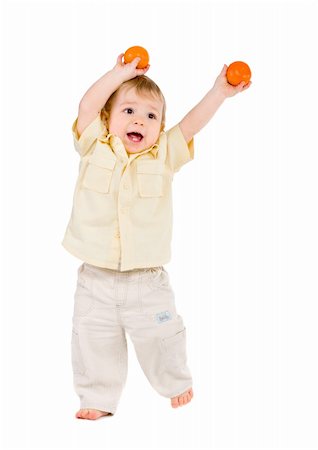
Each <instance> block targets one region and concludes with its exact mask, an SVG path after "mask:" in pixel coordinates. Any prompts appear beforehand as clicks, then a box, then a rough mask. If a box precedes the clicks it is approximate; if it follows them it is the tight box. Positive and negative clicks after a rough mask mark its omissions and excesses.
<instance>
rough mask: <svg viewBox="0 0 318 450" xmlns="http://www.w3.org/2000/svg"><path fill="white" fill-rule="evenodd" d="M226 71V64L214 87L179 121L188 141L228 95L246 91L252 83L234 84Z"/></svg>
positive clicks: (210, 117) (231, 95)
mask: <svg viewBox="0 0 318 450" xmlns="http://www.w3.org/2000/svg"><path fill="white" fill-rule="evenodd" d="M226 71H227V66H226V65H224V66H223V69H222V71H221V73H220V74H219V76H218V77H217V78H216V80H215V83H214V86H213V87H212V89H210V90H209V92H208V93H207V94H206V95H205V96H204V97H203V99H202V100H201V101H200V102H199V103H198V104H197V105H196V106H195V107H194V108H193V109H191V111H190V112H188V114H187V115H186V116H185V117H184V118H183V119H182V120H181V122H180V123H179V126H180V129H181V132H182V134H183V136H184V138H185V140H186V142H190V141H191V139H192V138H193V136H194V135H195V134H196V133H198V132H199V131H200V130H201V129H202V128H203V127H204V126H205V125H206V124H207V123H208V122H209V121H210V119H212V117H213V116H214V114H215V112H216V111H217V110H218V108H219V107H220V106H221V105H222V103H223V102H224V100H225V99H226V98H227V97H233V95H236V94H238V93H239V92H242V91H246V90H247V89H248V88H249V87H250V85H251V84H252V82H251V81H250V82H249V83H248V84H246V85H244V82H242V83H240V84H239V85H238V86H232V85H231V84H229V83H228V82H227V78H226Z"/></svg>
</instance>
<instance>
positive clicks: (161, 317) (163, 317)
mask: <svg viewBox="0 0 318 450" xmlns="http://www.w3.org/2000/svg"><path fill="white" fill-rule="evenodd" d="M171 319H172V316H171V314H170V312H169V311H162V312H160V313H158V314H156V321H157V322H158V323H163V322H167V320H171Z"/></svg>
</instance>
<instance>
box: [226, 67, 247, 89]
mask: <svg viewBox="0 0 318 450" xmlns="http://www.w3.org/2000/svg"><path fill="white" fill-rule="evenodd" d="M251 76H252V72H251V69H250V68H249V66H248V65H247V64H246V63H245V62H243V61H235V62H232V63H231V64H230V65H229V67H228V68H227V71H226V78H227V81H228V82H229V83H230V84H232V85H233V86H237V85H238V84H240V83H241V81H244V82H245V84H247V83H248V82H249V81H250V79H251Z"/></svg>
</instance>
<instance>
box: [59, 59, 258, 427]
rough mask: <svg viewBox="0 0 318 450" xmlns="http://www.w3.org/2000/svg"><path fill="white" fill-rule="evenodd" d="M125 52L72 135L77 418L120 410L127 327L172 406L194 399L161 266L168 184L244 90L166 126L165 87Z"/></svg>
mask: <svg viewBox="0 0 318 450" xmlns="http://www.w3.org/2000/svg"><path fill="white" fill-rule="evenodd" d="M122 58H123V54H121V55H119V56H118V59H117V63H116V65H115V66H114V68H113V69H112V70H110V71H109V72H107V73H106V74H105V75H103V76H102V77H101V78H100V79H99V80H97V81H96V82H95V83H94V84H93V85H92V86H91V87H90V89H89V90H88V91H87V92H86V93H85V95H84V97H83V98H82V100H81V102H80V105H79V110H78V117H77V119H76V120H75V122H74V124H73V127H72V132H73V137H74V144H75V148H76V150H77V151H78V153H79V155H80V157H81V160H80V167H79V175H78V180H77V183H76V187H75V193H74V199H73V200H74V201H73V208H72V214H71V218H70V220H69V223H68V226H67V229H66V232H65V236H64V239H63V242H62V244H63V246H64V247H65V248H66V249H67V250H68V251H69V252H70V253H72V254H73V255H74V256H76V257H78V258H79V259H81V260H82V261H83V263H82V264H81V265H80V267H79V268H78V279H77V287H76V292H75V296H74V314H73V329H72V367H73V375H74V387H75V390H76V392H77V394H78V395H79V397H80V403H81V404H80V410H79V411H78V412H77V413H76V417H78V418H82V419H97V418H99V417H101V416H105V415H113V414H115V411H116V409H117V405H118V403H119V399H120V395H121V392H122V389H123V387H124V384H125V381H126V377H127V341H126V335H125V333H126V332H127V333H128V334H129V335H130V338H131V340H132V342H133V345H134V347H135V350H136V355H137V358H138V361H139V363H140V365H141V367H142V370H143V372H144V373H145V375H146V377H147V379H148V381H149V383H150V384H151V385H152V387H153V388H154V389H155V390H156V391H157V392H158V393H159V394H160V395H162V396H164V397H167V398H170V399H171V405H172V407H175V408H176V407H178V406H182V405H185V404H187V403H188V402H190V401H191V399H192V397H193V390H192V384H193V383H192V377H191V373H190V370H189V368H188V366H187V358H186V328H185V326H184V324H183V320H182V318H181V316H180V315H179V314H178V313H177V310H176V306H175V301H174V293H173V290H172V288H171V285H170V280H169V275H168V273H167V271H166V270H165V268H164V266H163V265H164V264H166V263H167V262H169V260H170V257H171V254H170V242H171V237H172V193H171V188H172V180H173V176H174V174H175V173H176V172H177V171H179V169H180V168H181V167H182V166H183V165H184V164H186V163H187V162H189V161H191V160H192V159H193V157H194V145H193V136H194V135H195V134H196V133H198V131H199V130H200V129H201V128H202V127H203V126H205V125H206V123H207V122H208V121H209V120H210V119H211V118H212V116H213V115H214V113H215V112H216V110H217V109H218V107H219V106H220V105H221V104H222V103H223V101H224V100H225V98H227V97H230V96H233V95H235V94H237V93H238V92H242V91H243V90H246V89H248V87H249V86H250V84H251V83H249V84H248V85H245V86H244V84H243V83H241V84H240V85H238V86H236V87H233V86H231V85H229V84H228V83H227V80H226V69H227V66H226V65H224V67H223V69H222V71H221V73H220V74H219V76H218V77H217V79H216V81H215V83H214V86H213V88H212V89H211V90H210V91H209V92H208V93H207V94H206V96H205V97H204V98H203V99H202V100H201V102H200V103H199V104H198V105H196V106H195V107H194V108H193V109H192V110H191V111H190V112H189V113H188V114H187V115H186V116H185V117H184V118H183V119H182V120H181V122H180V123H178V124H177V125H175V126H174V127H173V128H171V129H170V130H168V131H167V132H165V131H164V127H165V109H166V104H165V99H164V96H163V94H162V93H161V91H160V89H159V87H158V86H157V85H156V84H155V83H154V82H153V81H152V80H151V79H150V78H148V77H147V76H145V73H146V72H147V71H148V70H149V67H150V66H149V65H148V66H147V67H146V68H145V69H137V68H136V66H137V64H138V61H139V58H136V59H135V60H134V61H132V62H131V63H129V64H124V63H123V62H122Z"/></svg>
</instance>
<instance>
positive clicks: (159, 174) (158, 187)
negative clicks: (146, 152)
mask: <svg viewBox="0 0 318 450" xmlns="http://www.w3.org/2000/svg"><path fill="white" fill-rule="evenodd" d="M164 169H165V166H164V162H162V161H152V160H146V161H137V183H138V192H139V195H140V197H162V196H163V177H164Z"/></svg>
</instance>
